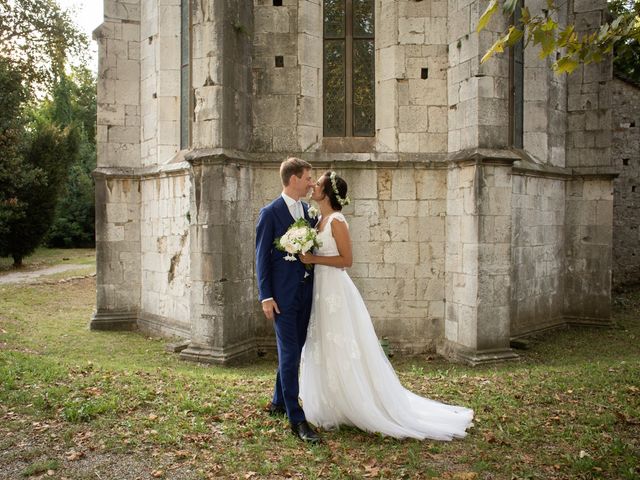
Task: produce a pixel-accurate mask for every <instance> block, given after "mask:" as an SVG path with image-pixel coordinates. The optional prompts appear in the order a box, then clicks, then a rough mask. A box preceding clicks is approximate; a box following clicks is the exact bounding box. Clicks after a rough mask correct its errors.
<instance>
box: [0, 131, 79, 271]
mask: <svg viewBox="0 0 640 480" xmlns="http://www.w3.org/2000/svg"><path fill="white" fill-rule="evenodd" d="M30 127H31V128H30V132H28V133H29V137H30V138H29V139H28V144H27V147H26V148H25V152H24V157H23V162H22V166H23V168H25V171H27V172H37V175H36V178H35V180H34V181H32V182H29V183H27V184H23V185H22V188H19V189H17V192H16V197H15V198H16V199H17V202H18V203H19V205H21V211H22V215H21V216H19V217H16V218H14V219H13V221H12V222H10V223H9V225H8V228H6V230H8V233H6V238H5V239H4V242H3V244H5V245H6V249H5V250H4V251H2V250H0V256H8V255H11V256H12V257H13V263H14V265H15V266H20V265H22V258H23V257H25V256H27V255H29V254H30V253H31V252H33V251H34V250H35V249H36V248H37V247H38V246H39V245H40V244H41V242H42V238H43V237H44V235H45V234H46V233H47V231H48V230H49V228H50V227H51V224H52V222H53V218H54V212H55V208H56V203H57V199H58V196H59V193H60V191H61V190H62V187H63V186H64V184H65V183H66V180H67V173H68V170H69V166H70V164H71V163H72V162H73V161H74V159H75V157H76V155H77V152H78V143H79V139H78V134H77V130H76V129H74V128H71V127H67V128H65V129H61V128H59V127H57V126H56V125H53V124H50V123H45V122H33V124H32V125H31V126H30Z"/></svg>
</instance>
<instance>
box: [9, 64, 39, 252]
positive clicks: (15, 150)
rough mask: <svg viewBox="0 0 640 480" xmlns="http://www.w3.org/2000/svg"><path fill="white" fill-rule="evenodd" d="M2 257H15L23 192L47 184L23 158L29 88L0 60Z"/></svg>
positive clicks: (23, 212) (24, 214) (23, 207)
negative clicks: (14, 239)
mask: <svg viewBox="0 0 640 480" xmlns="http://www.w3.org/2000/svg"><path fill="white" fill-rule="evenodd" d="M0 92H2V95H0V256H5V257H6V256H8V255H10V254H11V249H10V243H9V236H10V233H11V227H12V225H15V224H16V223H18V222H20V221H23V220H24V219H25V217H26V210H27V204H26V203H25V201H24V199H23V198H22V195H21V194H22V192H23V191H24V190H26V189H28V188H30V187H31V186H34V185H38V184H40V183H41V182H42V181H43V172H42V171H40V170H37V169H31V170H27V169H26V168H25V166H24V160H23V154H24V149H25V147H26V142H25V139H24V135H23V134H24V127H25V119H24V112H23V106H24V102H25V100H26V99H27V88H26V86H25V84H24V80H23V76H22V74H21V73H20V72H19V71H16V70H14V69H12V68H11V64H10V63H9V62H8V61H7V60H6V59H4V58H2V57H0Z"/></svg>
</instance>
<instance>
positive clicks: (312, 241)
mask: <svg viewBox="0 0 640 480" xmlns="http://www.w3.org/2000/svg"><path fill="white" fill-rule="evenodd" d="M273 243H274V245H275V247H276V248H277V249H278V250H281V251H283V252H287V254H286V255H285V257H284V259H285V260H287V261H289V262H295V261H296V260H297V258H296V257H295V255H303V254H305V253H308V252H310V251H311V250H312V249H313V248H314V247H316V248H319V247H320V246H321V245H320V242H319V241H318V232H317V231H316V229H315V228H312V227H311V225H309V222H307V221H306V220H305V219H304V218H300V219H298V220H296V221H295V223H293V224H292V225H291V226H290V227H289V229H288V230H287V231H286V232H285V234H284V235H282V236H281V237H278V238H276V239H275V241H274V242H273ZM305 266H306V267H307V268H308V269H309V268H311V265H305Z"/></svg>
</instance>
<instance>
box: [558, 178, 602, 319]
mask: <svg viewBox="0 0 640 480" xmlns="http://www.w3.org/2000/svg"><path fill="white" fill-rule="evenodd" d="M566 196H567V197H566V214H565V215H566V216H565V237H566V242H565V251H566V272H567V273H566V279H565V300H564V303H565V318H566V320H567V321H569V322H573V323H584V324H605V325H607V324H609V322H610V312H611V265H612V262H611V256H612V254H611V245H612V228H613V186H612V182H611V179H610V178H594V177H592V176H588V177H586V178H577V179H573V180H571V181H570V182H568V183H567V193H566Z"/></svg>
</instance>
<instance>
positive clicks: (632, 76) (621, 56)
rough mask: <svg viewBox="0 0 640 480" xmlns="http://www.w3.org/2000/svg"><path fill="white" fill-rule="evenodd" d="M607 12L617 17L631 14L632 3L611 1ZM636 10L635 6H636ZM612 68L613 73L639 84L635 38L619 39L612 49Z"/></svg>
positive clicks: (639, 61)
mask: <svg viewBox="0 0 640 480" xmlns="http://www.w3.org/2000/svg"><path fill="white" fill-rule="evenodd" d="M608 5H609V12H610V13H611V14H612V15H613V16H615V17H619V16H621V15H624V14H625V13H628V12H631V11H632V10H633V8H634V2H633V1H631V0H613V1H610V2H609V3H608ZM636 8H637V5H636ZM614 52H615V55H614V57H613V68H614V70H615V72H616V73H617V74H618V75H620V76H622V77H624V78H626V79H627V80H631V81H632V82H635V83H636V84H640V41H639V39H638V38H637V37H636V38H627V39H620V40H619V41H618V42H617V43H616V44H615V47H614Z"/></svg>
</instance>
